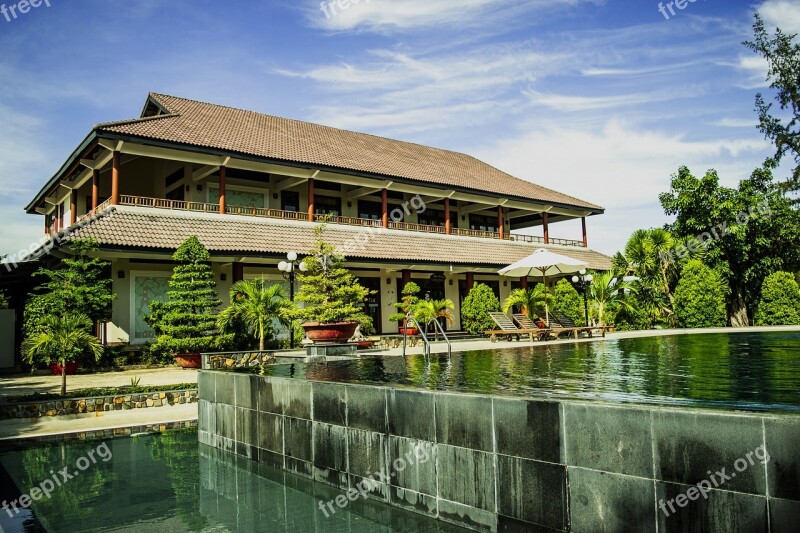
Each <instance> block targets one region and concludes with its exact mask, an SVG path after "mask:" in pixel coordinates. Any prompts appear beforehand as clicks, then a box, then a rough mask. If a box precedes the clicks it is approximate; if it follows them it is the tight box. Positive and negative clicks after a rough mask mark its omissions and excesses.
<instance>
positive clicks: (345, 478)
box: [199, 371, 800, 533]
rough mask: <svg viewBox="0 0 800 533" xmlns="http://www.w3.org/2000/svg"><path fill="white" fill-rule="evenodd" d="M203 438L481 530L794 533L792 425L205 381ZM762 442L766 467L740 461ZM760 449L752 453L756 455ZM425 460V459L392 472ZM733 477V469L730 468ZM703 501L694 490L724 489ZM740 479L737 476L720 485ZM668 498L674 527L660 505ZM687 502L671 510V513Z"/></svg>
mask: <svg viewBox="0 0 800 533" xmlns="http://www.w3.org/2000/svg"><path fill="white" fill-rule="evenodd" d="M199 393H200V405H199V409H200V418H199V436H200V441H201V442H203V443H205V444H208V445H211V446H214V447H217V448H221V449H223V450H228V451H232V452H234V453H236V454H238V455H241V456H244V457H248V458H251V459H254V460H257V461H259V462H262V463H266V464H270V465H273V466H277V467H280V468H283V469H285V470H287V471H290V472H294V473H297V474H300V475H302V476H305V477H307V478H310V479H314V480H317V481H322V482H324V483H326V484H328V485H331V486H334V487H337V488H339V489H341V490H343V491H346V490H347V489H350V488H355V487H356V486H357V485H358V484H359V483H360V482H361V481H362V480H363V479H364V477H366V476H368V475H369V474H370V473H374V472H377V471H383V472H386V473H394V474H395V475H393V476H390V477H388V478H386V479H383V480H381V481H377V478H375V477H374V476H373V479H376V481H375V482H374V483H373V484H372V490H371V493H370V497H372V498H375V499H378V500H381V501H384V502H387V503H389V504H392V505H395V506H398V507H402V508H404V509H408V510H412V511H416V512H419V513H423V514H426V515H428V516H432V517H435V518H438V519H441V520H444V521H448V522H452V523H456V524H459V525H463V526H467V527H470V528H473V529H477V530H485V531H573V532H590V533H595V532H597V531H608V532H613V531H645V532H646V531H653V532H656V531H658V532H670V531H720V532H735V531H742V532H748V533H750V532H774V533H778V532H783V531H797V520H798V518H797V517H800V417H798V416H796V415H759V414H737V413H731V412H721V411H720V412H717V411H707V410H696V409H677V408H676V409H671V408H669V409H668V408H659V407H652V408H650V407H639V406H620V405H612V404H605V403H602V404H601V403H585V402H576V401H542V400H526V399H518V398H505V397H503V398H501V397H497V396H476V395H466V394H451V393H446V392H430V391H420V390H410V389H392V388H387V387H374V386H367V385H350V384H347V385H345V384H338V383H323V382H308V381H302V380H293V379H283V378H271V377H263V376H256V375H243V374H232V373H225V372H209V371H203V372H201V373H200V376H199ZM763 446H766V450H767V451H768V453H769V461H768V462H767V464H766V465H764V464H762V462H761V461H760V460H758V458H757V457H753V458H754V461H753V464H750V463H747V468H746V469H744V470H743V471H741V472H737V471H736V470H735V469H734V464H735V463H736V461H737V460H738V459H742V458H746V456H747V454H748V453H751V456H752V452H754V451H755V450H757V449H758V448H759V447H763ZM763 449H764V448H761V450H763ZM415 450H424V452H425V453H423V454H422V455H427V456H428V457H431V458H432V459H431V460H429V461H424V462H423V461H420V462H409V465H408V466H407V467H406V468H405V469H403V470H402V471H400V470H397V469H396V470H392V465H393V464H394V462H395V461H396V460H398V459H401V458H406V457H408V454H409V453H414V452H415ZM739 464H740V466H741V463H739ZM722 468H725V475H726V476H731V477H730V479H728V480H727V481H722V482H721V483H718V485H719V486H717V487H712V488H711V489H710V490H709V491H708V493H707V494H708V498H707V499H706V498H704V497H702V496H700V497H698V498H697V499H696V500H693V501H690V500H688V499H685V495H687V494H688V495H689V496H692V495H695V496H696V494H695V493H694V491H692V492H689V489H690V488H691V487H692V486H696V485H697V484H698V483H701V482H704V481H709V482H710V481H711V476H710V474H709V472H711V474H713V475H714V477H715V479H718V480H719V479H721V478H720V477H719V476H717V475H716V473H717V472H719V471H721V469H722ZM733 473H735V474H736V475H735V476H732V475H731V474H733ZM669 500H672V501H673V508H674V510H675V511H674V512H671V511H670V512H669V516H667V515H665V514H664V512H662V510H661V509H660V508H659V503H660V501H664V505H665V508H666V509H667V510H668V511H669V507H668V506H667V505H668V504H667V502H668V501H669ZM679 501H683V502H684V503H685V504H686V505H685V506H683V507H681V506H680V505H679V504H678V502H679Z"/></svg>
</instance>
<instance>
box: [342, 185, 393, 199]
mask: <svg viewBox="0 0 800 533" xmlns="http://www.w3.org/2000/svg"><path fill="white" fill-rule="evenodd" d="M383 190H385V189H384V188H383V187H361V188H359V189H353V190H352V191H348V192H347V199H348V200H357V199H358V198H363V197H364V196H370V195H373V194H375V193H378V192H381V191H383Z"/></svg>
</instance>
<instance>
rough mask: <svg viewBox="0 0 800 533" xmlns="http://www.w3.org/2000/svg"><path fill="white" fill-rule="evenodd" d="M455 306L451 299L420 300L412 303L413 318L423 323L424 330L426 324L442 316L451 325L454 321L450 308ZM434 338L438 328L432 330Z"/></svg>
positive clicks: (437, 334) (428, 324)
mask: <svg viewBox="0 0 800 533" xmlns="http://www.w3.org/2000/svg"><path fill="white" fill-rule="evenodd" d="M453 308H455V305H454V304H453V301H452V300H448V299H446V298H445V299H444V300H420V301H419V302H417V303H416V304H415V305H414V318H416V319H417V322H419V323H420V324H425V330H426V331H427V329H428V326H430V324H431V323H432V322H433V321H434V320H438V319H439V318H444V319H445V320H446V321H447V323H448V324H450V325H452V324H453V323H454V322H455V318H454V317H453V313H452V312H450V310H451V309H453ZM434 335H435V337H436V338H438V336H439V332H438V330H434Z"/></svg>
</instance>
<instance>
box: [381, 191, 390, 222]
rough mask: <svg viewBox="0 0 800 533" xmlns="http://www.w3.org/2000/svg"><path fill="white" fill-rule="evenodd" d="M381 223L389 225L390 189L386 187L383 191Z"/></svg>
mask: <svg viewBox="0 0 800 533" xmlns="http://www.w3.org/2000/svg"><path fill="white" fill-rule="evenodd" d="M381 225H382V226H383V227H384V228H388V227H389V191H387V190H386V189H383V190H382V191H381Z"/></svg>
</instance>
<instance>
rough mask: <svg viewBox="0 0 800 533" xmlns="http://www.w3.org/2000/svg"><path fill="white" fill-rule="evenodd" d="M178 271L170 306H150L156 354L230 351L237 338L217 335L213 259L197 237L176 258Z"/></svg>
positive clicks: (171, 281) (188, 241)
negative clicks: (227, 349)
mask: <svg viewBox="0 0 800 533" xmlns="http://www.w3.org/2000/svg"><path fill="white" fill-rule="evenodd" d="M172 259H173V260H175V261H176V262H177V263H179V264H178V266H176V267H175V269H174V271H173V274H172V278H170V280H169V287H170V289H171V290H169V291H167V301H166V302H157V301H153V302H150V314H149V316H148V317H147V322H148V324H150V327H152V328H153V331H155V332H156V335H157V336H158V337H157V340H156V343H155V344H154V345H153V346H152V348H151V351H152V352H154V353H161V354H164V353H172V354H193V353H200V352H207V351H211V350H219V349H225V348H227V347H228V346H229V345H230V344H231V342H232V341H233V334H228V335H220V334H219V332H218V331H217V309H218V308H219V306H220V305H221V304H222V301H221V300H220V299H219V297H218V296H217V291H216V288H217V283H216V282H215V281H214V271H213V270H212V269H211V263H210V259H211V256H210V254H209V253H208V250H206V247H205V246H203V244H202V243H201V242H200V240H199V239H198V238H197V237H194V236H192V237H189V238H188V239H187V240H186V241H185V242H184V243H183V244H181V246H180V247H179V248H178V250H177V251H176V252H175V254H173V256H172Z"/></svg>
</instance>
